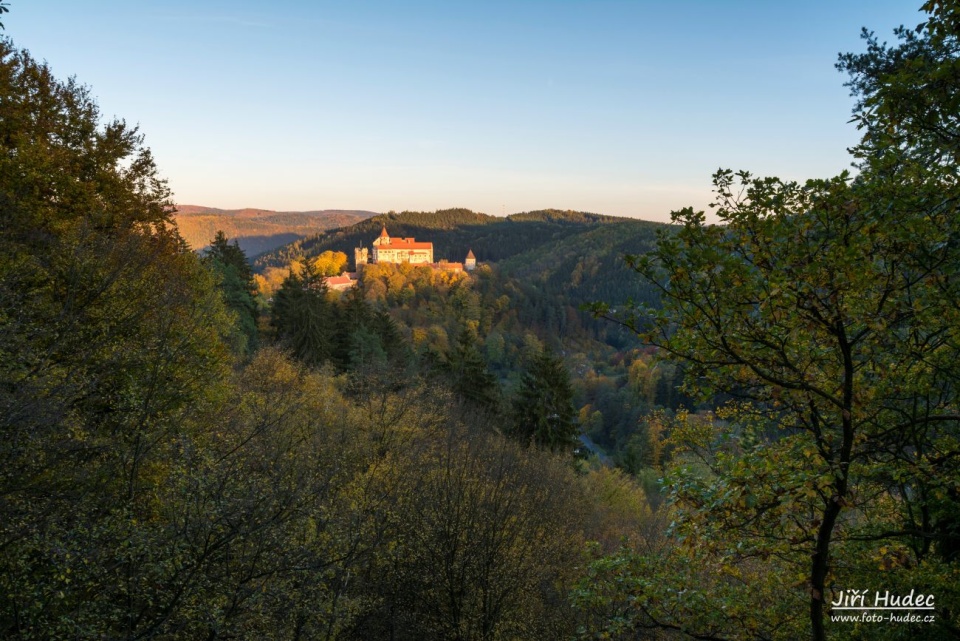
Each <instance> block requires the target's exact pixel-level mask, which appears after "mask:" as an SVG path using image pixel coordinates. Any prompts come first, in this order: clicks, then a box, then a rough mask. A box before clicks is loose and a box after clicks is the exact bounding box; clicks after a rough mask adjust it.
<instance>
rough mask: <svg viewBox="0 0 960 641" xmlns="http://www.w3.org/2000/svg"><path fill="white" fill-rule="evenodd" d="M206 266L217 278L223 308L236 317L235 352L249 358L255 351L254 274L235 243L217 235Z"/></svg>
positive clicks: (256, 312) (208, 251) (211, 242)
mask: <svg viewBox="0 0 960 641" xmlns="http://www.w3.org/2000/svg"><path fill="white" fill-rule="evenodd" d="M204 259H205V262H206V264H207V265H209V266H210V267H211V268H212V269H213V270H214V272H216V273H217V275H218V276H219V278H220V283H219V286H218V289H219V290H220V293H221V294H222V296H223V301H224V303H226V306H227V308H228V309H229V310H231V311H232V312H233V313H234V314H236V318H237V320H236V331H235V334H236V339H235V340H234V343H235V345H236V347H235V348H234V349H235V351H236V352H238V353H240V354H251V353H253V352H254V351H255V350H256V348H257V338H258V337H257V316H258V310H257V302H256V300H255V299H254V296H255V294H256V291H257V286H256V283H255V282H254V279H253V271H252V270H251V269H250V264H249V263H248V262H247V255H246V254H245V253H244V251H243V250H242V249H241V248H240V244H239V243H238V242H237V241H236V240H234V241H233V244H230V243H228V242H227V237H226V236H225V235H224V233H223V232H222V231H218V232H217V234H216V236H215V237H214V239H213V240H212V241H210V247H209V248H208V249H207V251H206V255H205V256H204Z"/></svg>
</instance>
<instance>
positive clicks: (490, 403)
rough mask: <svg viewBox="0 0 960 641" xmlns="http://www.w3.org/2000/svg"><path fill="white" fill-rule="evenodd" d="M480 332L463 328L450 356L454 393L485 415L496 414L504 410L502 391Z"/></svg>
mask: <svg viewBox="0 0 960 641" xmlns="http://www.w3.org/2000/svg"><path fill="white" fill-rule="evenodd" d="M480 347H481V344H480V339H479V338H478V337H477V334H476V331H474V330H473V329H472V328H470V327H463V328H462V329H461V330H460V333H459V335H458V336H457V344H456V345H455V346H454V348H453V351H452V353H451V354H450V373H451V374H452V376H453V389H454V391H455V392H456V393H457V395H458V396H459V397H460V398H461V399H462V400H464V401H467V402H469V403H472V404H474V405H476V406H477V407H479V408H481V409H483V410H484V411H487V412H491V413H496V412H497V411H498V410H499V407H500V388H499V386H498V385H497V379H496V378H495V377H494V376H493V374H491V373H490V369H489V368H488V367H487V361H486V359H484V357H483V353H482V352H481V351H480Z"/></svg>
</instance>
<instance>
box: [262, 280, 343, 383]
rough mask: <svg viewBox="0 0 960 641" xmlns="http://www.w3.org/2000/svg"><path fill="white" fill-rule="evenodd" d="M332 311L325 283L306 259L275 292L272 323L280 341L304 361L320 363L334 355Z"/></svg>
mask: <svg viewBox="0 0 960 641" xmlns="http://www.w3.org/2000/svg"><path fill="white" fill-rule="evenodd" d="M334 320H335V317H334V312H333V307H332V305H331V303H330V301H329V300H328V299H327V283H326V280H325V279H324V277H323V276H321V275H320V274H319V273H317V271H316V269H315V268H314V267H313V266H312V265H310V263H309V262H307V263H304V264H303V266H302V267H301V269H300V273H299V274H294V273H293V272H292V271H291V272H290V275H289V276H287V278H286V280H284V281H283V285H282V286H281V287H280V290H279V291H278V292H277V294H276V295H275V296H274V300H273V311H272V317H271V323H272V325H273V326H274V327H275V328H276V330H277V338H278V340H279V341H280V343H281V344H282V345H284V346H286V347H287V348H289V349H290V350H291V351H292V352H293V354H294V356H296V357H297V358H298V359H300V360H301V361H303V362H304V363H306V364H307V365H321V364H323V363H325V362H326V361H328V360H330V358H331V357H332V356H333V347H334V337H335V326H334Z"/></svg>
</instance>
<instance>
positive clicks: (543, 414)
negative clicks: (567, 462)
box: [512, 348, 577, 450]
mask: <svg viewBox="0 0 960 641" xmlns="http://www.w3.org/2000/svg"><path fill="white" fill-rule="evenodd" d="M575 415H576V413H575V410H574V408H573V389H572V388H571V386H570V375H569V374H568V373H567V370H566V368H565V367H564V366H563V361H562V360H561V359H560V358H559V357H557V356H555V355H554V354H553V352H551V351H550V350H549V349H548V348H544V349H543V350H541V351H540V352H539V353H538V354H537V355H536V356H535V357H534V358H533V360H532V362H531V363H530V366H529V368H528V369H527V370H526V371H525V372H524V373H523V378H522V379H521V380H520V387H519V389H518V390H517V392H516V394H515V396H514V398H513V428H512V433H513V436H514V437H515V438H517V439H518V440H519V441H521V442H523V443H531V444H534V445H537V446H538V447H544V448H548V449H551V450H571V449H573V447H574V445H575V443H576V440H577V426H576V423H575V421H574V417H575Z"/></svg>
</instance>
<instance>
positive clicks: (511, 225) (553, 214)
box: [254, 209, 662, 271]
mask: <svg viewBox="0 0 960 641" xmlns="http://www.w3.org/2000/svg"><path fill="white" fill-rule="evenodd" d="M610 225H616V226H617V229H620V230H621V232H620V233H617V234H613V236H614V237H616V238H619V239H621V240H622V241H623V242H621V243H620V244H627V245H629V241H630V239H631V238H634V237H636V236H640V237H643V238H649V239H652V238H653V237H654V234H655V231H654V230H655V229H657V228H658V227H662V225H660V224H658V223H648V222H643V221H638V220H633V219H629V218H616V217H613V216H601V215H598V214H590V213H585V212H574V211H559V210H543V211H534V212H525V213H521V214H514V215H512V216H507V217H506V218H502V217H497V216H489V215H486V214H479V213H476V212H472V211H470V210H467V209H446V210H440V211H436V212H432V213H429V212H409V211H405V212H403V213H400V214H396V213H389V214H381V215H378V216H374V217H372V218H368V219H366V220H364V221H362V222H360V223H357V224H355V225H352V226H350V227H344V228H341V229H337V230H333V231H330V232H328V233H323V234H317V235H314V236H312V237H309V238H305V239H303V240H299V241H295V242H293V243H290V244H289V245H286V246H284V247H280V248H278V249H276V250H274V251H270V252H266V253H264V254H263V255H261V256H260V257H259V258H257V260H256V261H255V264H254V269H255V270H257V271H263V270H264V269H266V268H268V267H282V266H284V265H287V264H289V263H290V261H291V260H294V259H298V258H302V257H310V256H316V255H318V254H320V253H321V252H323V251H327V250H330V251H341V252H344V253H346V254H347V255H348V256H350V257H351V259H352V257H353V250H354V248H356V247H358V246H360V245H363V246H365V247H369V246H370V243H371V241H373V239H374V238H376V237H377V235H378V234H379V233H380V229H381V228H382V227H383V226H386V228H387V231H388V232H389V233H390V235H391V236H395V237H415V238H418V239H420V240H424V241H430V242H432V243H433V248H434V256H435V257H436V258H437V259H441V258H444V259H447V260H452V261H461V260H463V258H464V256H466V254H467V251H469V250H471V249H472V250H473V252H474V254H476V256H477V259H478V260H480V261H482V262H487V263H495V262H499V261H502V260H505V259H508V258H511V257H514V256H518V255H520V254H523V253H525V252H529V251H532V250H534V249H536V248H538V247H544V248H549V247H553V246H557V245H558V244H562V243H563V242H564V241H567V240H568V239H572V238H575V237H577V236H580V235H582V234H584V233H587V232H589V231H590V230H595V229H599V228H603V227H607V226H610ZM570 246H571V247H576V242H575V241H573V244H572V245H570ZM594 249H602V248H601V247H598V246H594ZM546 251H547V252H548V253H549V250H546Z"/></svg>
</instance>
